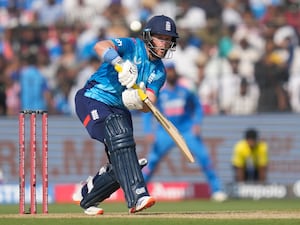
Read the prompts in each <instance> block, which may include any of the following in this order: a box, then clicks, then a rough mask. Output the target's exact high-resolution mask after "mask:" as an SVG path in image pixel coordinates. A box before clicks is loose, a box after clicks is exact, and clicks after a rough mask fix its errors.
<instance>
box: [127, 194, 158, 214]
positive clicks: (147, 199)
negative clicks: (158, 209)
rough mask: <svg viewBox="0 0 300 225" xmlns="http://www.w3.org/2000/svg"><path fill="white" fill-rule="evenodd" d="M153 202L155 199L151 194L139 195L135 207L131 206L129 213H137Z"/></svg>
mask: <svg viewBox="0 0 300 225" xmlns="http://www.w3.org/2000/svg"><path fill="white" fill-rule="evenodd" d="M154 204H155V199H154V198H153V197H151V196H143V197H141V198H140V199H139V200H138V201H137V203H136V205H135V207H132V208H131V209H130V210H129V213H137V212H140V211H142V210H144V209H147V208H150V207H151V206H153V205H154Z"/></svg>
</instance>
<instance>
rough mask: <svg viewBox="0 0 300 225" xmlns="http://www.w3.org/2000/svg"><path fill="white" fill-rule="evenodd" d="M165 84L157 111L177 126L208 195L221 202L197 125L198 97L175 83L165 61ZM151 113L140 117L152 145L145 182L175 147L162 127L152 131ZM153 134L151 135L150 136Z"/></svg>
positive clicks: (171, 68) (172, 67) (222, 197)
mask: <svg viewBox="0 0 300 225" xmlns="http://www.w3.org/2000/svg"><path fill="white" fill-rule="evenodd" d="M165 67H166V71H167V82H166V85H165V86H164V88H163V89H162V90H161V92H160V95H159V98H158V99H157V107H158V109H159V110H160V111H161V112H162V113H163V114H164V115H165V116H166V117H167V118H168V119H169V120H170V121H171V122H172V123H173V124H174V125H175V126H176V127H177V129H178V131H179V132H180V134H181V135H182V136H183V137H184V139H185V140H186V143H187V145H188V147H189V148H190V150H191V152H192V154H193V155H194V157H195V158H196V161H197V162H198V163H199V165H200V166H201V168H202V171H203V172H204V174H205V176H206V178H207V180H208V183H209V185H210V188H211V192H212V199H213V200H216V201H224V200H226V199H227V195H226V194H225V193H224V192H223V191H222V187H221V183H220V180H219V178H218V177H217V175H216V173H215V171H214V168H213V165H212V162H211V159H210V156H209V153H208V150H207V148H206V146H205V145H204V143H203V140H202V138H201V134H200V133H201V128H200V125H201V123H202V120H203V111H202V107H201V104H200V100H199V98H198V97H197V96H196V95H195V94H194V93H193V92H192V91H190V90H189V89H187V88H186V87H184V86H182V85H180V84H179V82H178V75H177V73H176V70H175V65H174V64H173V63H172V62H166V65H165ZM152 119H153V116H152V114H151V113H146V114H143V122H144V131H145V134H146V137H147V140H148V141H150V142H153V145H152V148H151V150H150V152H149V156H148V165H147V166H146V167H145V168H144V170H143V173H144V179H145V181H146V182H148V181H149V180H150V178H151V176H152V174H153V172H154V171H155V168H156V167H157V165H158V163H159V161H160V160H161V159H162V158H163V157H164V156H165V155H166V154H167V153H168V151H169V150H171V149H172V148H173V147H175V142H174V141H173V140H172V139H171V137H170V136H169V134H168V133H167V132H166V131H165V130H164V128H163V127H162V126H160V125H159V126H157V129H156V130H155V132H154V131H153V129H152V128H153V127H151V126H149V124H153V123H152V122H151V120H152ZM154 133H155V136H153V134H154Z"/></svg>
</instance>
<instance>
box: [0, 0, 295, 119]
mask: <svg viewBox="0 0 300 225" xmlns="http://www.w3.org/2000/svg"><path fill="white" fill-rule="evenodd" d="M160 14H164V15H167V16H170V17H171V18H174V20H175V21H176V23H177V26H178V33H179V36H180V38H179V39H178V43H177V46H176V51H175V53H174V55H173V58H172V60H173V62H174V63H175V66H176V71H177V72H178V74H179V75H180V76H181V79H180V82H183V83H184V84H185V85H187V87H188V88H190V89H191V90H193V91H194V92H195V93H197V94H198V95H199V97H200V99H201V103H202V104H203V107H204V112H205V114H206V115H216V114H228V115H247V114H248V115H249V114H255V113H264V112H295V113H299V112H300V46H299V34H300V20H299V18H300V2H299V1H297V0H261V1H257V0H248V1H247V0H225V1H219V0H201V1H192V0H189V1H177V0H173V1H172V0H141V1H138V0H101V1H98V0H22V1H9V0H2V1H0V115H7V116H13V115H17V113H18V112H19V110H20V109H29V108H30V109H45V110H48V111H49V113H50V114H62V115H72V114H74V95H75V92H76V91H77V90H78V89H79V88H81V87H82V86H83V85H84V82H85V81H86V77H87V76H88V75H90V74H91V71H94V70H95V68H97V67H98V66H99V65H100V63H101V61H100V59H99V58H97V57H96V55H95V53H94V51H93V46H94V44H95V43H96V42H97V41H99V40H103V39H107V38H111V37H124V36H137V35H139V34H140V31H141V27H142V26H143V25H144V24H145V22H146V21H147V19H148V18H149V17H151V16H152V15H160Z"/></svg>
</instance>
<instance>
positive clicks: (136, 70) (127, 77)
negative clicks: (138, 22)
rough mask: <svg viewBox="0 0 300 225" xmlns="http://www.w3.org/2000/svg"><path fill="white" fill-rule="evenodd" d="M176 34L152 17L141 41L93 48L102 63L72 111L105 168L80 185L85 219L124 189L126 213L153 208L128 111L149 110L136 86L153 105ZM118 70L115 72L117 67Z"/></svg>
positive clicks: (77, 197) (168, 23) (114, 42)
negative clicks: (100, 147) (98, 146)
mask: <svg viewBox="0 0 300 225" xmlns="http://www.w3.org/2000/svg"><path fill="white" fill-rule="evenodd" d="M177 38H178V34H177V31H176V25H175V23H174V21H173V20H172V19H171V18H169V17H167V16H164V15H159V16H154V17H152V18H151V19H150V20H149V21H148V22H147V23H146V25H145V28H144V29H143V31H142V37H141V38H131V37H125V38H114V39H109V40H103V41H99V42H98V43H96V44H95V46H94V49H95V51H96V53H97V55H98V56H99V57H101V59H102V61H103V63H102V64H101V66H100V67H99V68H98V69H97V71H95V72H94V74H92V75H91V77H90V78H89V79H88V80H87V82H86V84H85V86H84V87H83V88H82V89H80V90H79V91H78V92H77V94H76V96H75V106H76V113H77V115H78V117H79V119H80V121H81V122H82V124H83V126H84V127H85V128H86V130H87V132H88V133H89V135H90V137H91V138H93V139H96V140H98V141H99V142H101V143H103V144H104V146H105V153H106V155H107V158H108V164H107V165H106V166H105V167H102V168H101V169H100V171H99V172H97V173H96V175H95V176H94V177H90V178H88V179H87V180H86V182H84V183H82V187H81V188H79V189H78V191H77V192H76V193H74V195H73V199H74V200H76V201H78V202H80V206H81V207H82V208H83V209H84V212H85V213H86V214H88V215H97V214H103V209H102V208H100V207H99V203H100V202H102V201H103V200H105V199H106V198H108V197H109V196H110V195H111V194H112V193H113V192H115V191H116V190H117V189H118V188H120V187H121V188H122V190H123V191H124V194H125V199H126V201H127V206H128V208H129V212H130V213H136V212H139V211H142V210H144V209H146V208H148V207H151V206H152V205H154V204H155V199H154V198H153V197H151V196H150V195H149V193H148V190H147V186H146V183H145V181H144V177H143V174H142V171H141V168H142V167H143V166H144V165H145V164H146V162H145V160H140V162H139V160H138V158H137V154H136V148H135V145H136V144H135V140H134V136H133V125H132V115H131V112H130V110H140V111H142V112H147V111H149V109H148V107H147V106H146V105H145V104H144V103H143V101H142V100H141V98H140V96H139V94H138V90H137V89H134V88H133V85H134V84H138V85H139V86H140V88H142V89H143V90H144V91H145V93H146V95H147V96H148V98H149V99H150V101H152V102H153V103H155V102H156V99H157V96H158V93H159V91H160V89H161V87H162V86H163V84H164V82H165V80H166V72H165V68H164V65H163V63H162V59H163V58H170V57H171V55H172V52H173V51H175V46H176V41H177ZM116 65H118V66H120V67H121V68H122V69H121V71H119V72H117V71H116V70H115V66H116Z"/></svg>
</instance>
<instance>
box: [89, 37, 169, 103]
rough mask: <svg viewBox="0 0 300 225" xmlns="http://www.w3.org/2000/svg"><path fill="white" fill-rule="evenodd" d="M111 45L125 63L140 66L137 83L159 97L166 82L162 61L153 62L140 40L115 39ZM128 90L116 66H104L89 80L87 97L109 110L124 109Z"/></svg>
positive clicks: (104, 63)
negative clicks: (119, 77)
mask: <svg viewBox="0 0 300 225" xmlns="http://www.w3.org/2000/svg"><path fill="white" fill-rule="evenodd" d="M112 41H113V43H114V44H115V46H116V50H117V52H118V53H119V55H120V56H121V57H122V59H123V60H124V61H125V60H130V61H131V62H133V63H135V64H136V65H137V68H138V77H137V80H136V83H137V84H139V83H140V82H144V83H145V85H146V88H147V89H150V90H152V91H153V93H154V94H155V95H156V96H158V92H159V90H160V88H161V87H162V86H163V84H164V82H165V79H166V72H165V68H164V65H163V63H162V61H161V60H160V59H157V60H154V61H150V60H149V58H148V55H147V51H146V48H145V43H144V42H143V41H142V40H141V39H139V38H116V39H112ZM125 88H126V87H124V86H122V85H121V83H120V82H119V80H118V73H117V72H116V71H115V69H114V66H113V65H111V64H109V63H106V62H103V64H102V65H101V66H100V67H99V68H98V70H97V71H96V72H95V73H94V74H93V75H92V76H91V77H90V79H89V80H88V82H87V84H86V91H85V94H84V95H85V96H86V97H89V98H92V99H95V100H97V101H100V102H103V103H105V104H107V105H110V106H114V107H120V108H125V106H124V104H123V102H122V92H123V91H124V90H125Z"/></svg>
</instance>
